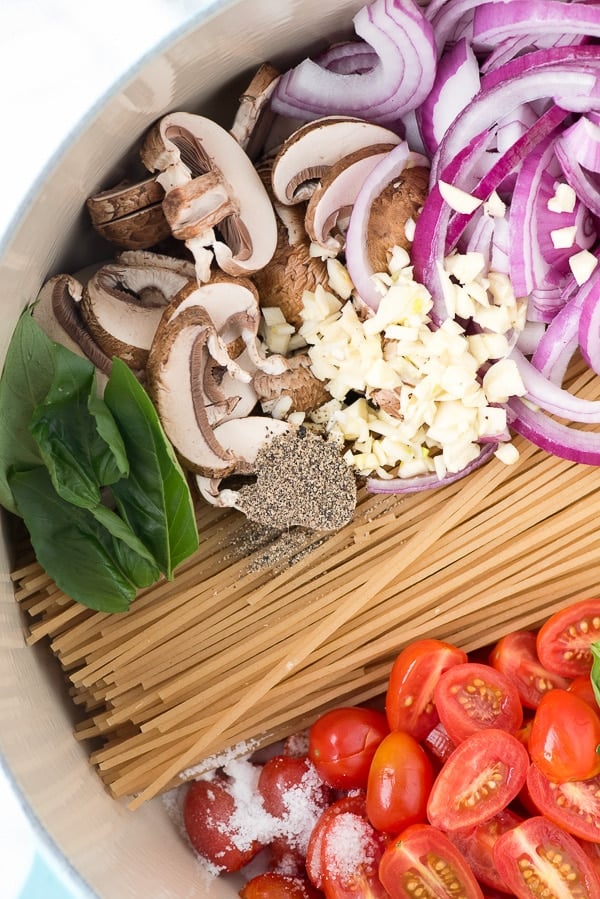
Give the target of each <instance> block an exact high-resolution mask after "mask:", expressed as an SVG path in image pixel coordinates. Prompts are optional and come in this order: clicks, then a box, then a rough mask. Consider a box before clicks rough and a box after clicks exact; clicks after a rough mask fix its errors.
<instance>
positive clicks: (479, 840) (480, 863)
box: [448, 808, 523, 892]
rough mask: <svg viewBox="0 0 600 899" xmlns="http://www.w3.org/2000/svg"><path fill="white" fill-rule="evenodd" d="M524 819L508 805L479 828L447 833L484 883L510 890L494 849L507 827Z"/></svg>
mask: <svg viewBox="0 0 600 899" xmlns="http://www.w3.org/2000/svg"><path fill="white" fill-rule="evenodd" d="M522 820H523V819H522V818H521V817H520V816H519V815H516V814H515V813H514V812H511V810H510V809H507V808H505V809H502V811H501V812H498V814H497V815H494V817H493V818H489V819H488V820H487V821H483V822H482V823H481V824H478V825H477V827H474V828H470V829H469V830H455V831H454V832H452V833H448V836H449V837H450V840H451V841H452V842H453V843H454V845H455V846H456V848H457V849H459V850H460V851H461V852H462V854H463V855H464V857H465V858H466V860H467V861H468V863H469V865H470V867H471V871H472V872H473V874H474V875H475V877H476V878H477V880H478V881H479V883H480V884H481V885H482V886H488V887H491V888H492V889H495V890H501V891H502V890H503V891H504V892H509V890H508V887H507V886H506V883H505V882H504V880H503V879H502V877H501V876H500V875H499V874H498V871H497V870H496V866H495V865H494V858H493V850H494V846H495V844H496V841H497V840H498V838H499V837H501V836H502V834H503V833H506V831H507V830H510V829H511V828H513V827H516V826H517V824H520V823H521V821H522Z"/></svg>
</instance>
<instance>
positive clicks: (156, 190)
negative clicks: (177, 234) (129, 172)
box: [86, 177, 171, 249]
mask: <svg viewBox="0 0 600 899" xmlns="http://www.w3.org/2000/svg"><path fill="white" fill-rule="evenodd" d="M164 195H165V191H164V188H163V187H162V185H160V184H159V183H158V181H157V180H156V178H155V177H151V178H146V179H145V180H144V181H141V182H140V183H138V184H131V183H130V182H128V181H122V182H120V183H119V184H117V185H116V186H115V187H112V188H109V189H108V190H103V191H100V193H97V194H95V195H94V196H92V197H89V198H88V200H87V202H86V206H87V209H88V212H89V215H90V219H91V222H92V225H93V227H94V229H95V230H96V231H97V232H98V233H99V234H100V235H102V237H104V238H105V240H108V241H110V242H111V243H114V244H116V245H117V246H119V247H124V248H127V249H145V248H147V247H151V246H154V245H155V244H157V243H159V241H161V240H164V239H165V238H166V237H168V236H169V234H170V233H171V229H170V227H169V223H168V222H167V220H166V218H165V214H164V212H163V209H162V201H163V198H164Z"/></svg>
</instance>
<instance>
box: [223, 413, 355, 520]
mask: <svg viewBox="0 0 600 899" xmlns="http://www.w3.org/2000/svg"><path fill="white" fill-rule="evenodd" d="M255 472H256V482H255V483H253V484H248V485H246V486H244V487H242V488H241V489H240V490H239V493H238V497H239V498H238V508H239V509H240V510H241V511H242V512H243V513H244V514H245V515H246V517H247V518H248V519H249V520H250V521H255V522H258V523H260V524H264V525H268V526H269V527H273V528H277V529H279V530H283V529H285V528H288V527H293V526H300V527H305V528H310V529H311V530H315V531H333V530H337V529H338V528H341V527H343V526H344V525H345V524H348V522H349V521H351V519H352V516H353V514H354V510H355V508H356V479H355V477H354V474H353V473H352V472H351V470H350V469H349V467H348V465H347V464H346V463H345V462H344V460H343V458H342V456H341V452H340V447H339V446H338V445H337V444H336V443H334V442H332V441H330V440H327V439H325V438H323V437H321V436H319V435H318V434H314V433H313V432H311V431H308V430H307V429H306V428H298V429H297V430H292V431H290V432H288V433H286V434H281V435H278V436H277V437H274V438H273V439H272V440H271V441H269V443H267V444H266V445H265V446H264V447H262V448H261V450H260V452H259V454H258V456H257V458H256V467H255Z"/></svg>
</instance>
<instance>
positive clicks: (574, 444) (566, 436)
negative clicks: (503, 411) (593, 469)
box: [508, 397, 600, 465]
mask: <svg viewBox="0 0 600 899" xmlns="http://www.w3.org/2000/svg"><path fill="white" fill-rule="evenodd" d="M508 406H509V409H510V410H511V413H512V418H511V422H510V426H511V428H512V429H513V430H514V431H516V432H517V434H521V436H522V437H526V438H527V439H528V440H529V441H530V442H531V443H533V444H534V446H538V447H539V448H540V449H543V450H545V451H546V452H548V453H551V454H552V455H554V456H558V457H559V458H560V459H568V460H569V461H571V462H579V463H582V464H584V465H600V434H599V433H594V432H593V431H582V430H579V428H570V427H568V426H567V425H563V424H560V423H559V422H557V421H555V420H554V419H553V418H551V417H550V416H549V415H548V414H547V413H546V412H543V411H542V410H541V409H532V408H531V407H530V406H529V405H528V404H527V403H526V402H523V400H521V399H519V398H518V397H511V399H510V400H509V401H508Z"/></svg>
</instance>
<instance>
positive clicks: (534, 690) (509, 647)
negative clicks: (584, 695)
mask: <svg viewBox="0 0 600 899" xmlns="http://www.w3.org/2000/svg"><path fill="white" fill-rule="evenodd" d="M536 642H537V635H536V632H535V631H525V630H519V631H512V632H511V633H509V634H506V636H505V637H502V638H501V639H500V640H499V641H498V642H497V643H496V645H495V646H494V648H493V650H492V652H491V654H490V664H491V665H492V667H493V668H495V669H496V670H497V671H501V672H502V674H505V675H506V677H508V678H509V680H511V681H512V682H513V683H514V685H515V687H516V688H517V692H518V694H519V699H520V700H521V703H522V704H523V705H524V706H525V707H526V708H528V709H536V708H537V706H538V704H539V701H540V699H541V698H542V696H544V694H545V693H547V692H548V690H552V689H554V688H555V687H559V688H561V689H563V690H566V688H567V687H568V685H569V682H568V680H567V678H565V677H561V676H560V675H558V674H556V673H554V672H552V671H549V670H548V669H547V668H545V667H544V666H543V665H542V663H541V662H540V660H539V658H538V655H537V649H536Z"/></svg>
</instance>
